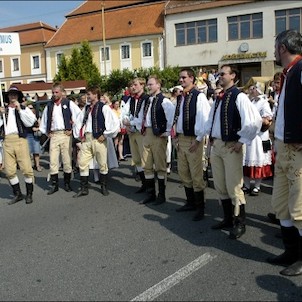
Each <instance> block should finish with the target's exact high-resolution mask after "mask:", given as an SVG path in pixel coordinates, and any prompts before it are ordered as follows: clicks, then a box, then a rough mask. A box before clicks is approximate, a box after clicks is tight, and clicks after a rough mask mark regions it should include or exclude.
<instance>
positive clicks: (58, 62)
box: [56, 52, 63, 68]
mask: <svg viewBox="0 0 302 302" xmlns="http://www.w3.org/2000/svg"><path fill="white" fill-rule="evenodd" d="M62 57H63V53H61V52H60V53H57V56H56V58H57V68H59V66H60V64H61V62H62Z"/></svg>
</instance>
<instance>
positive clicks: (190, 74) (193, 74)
mask: <svg viewBox="0 0 302 302" xmlns="http://www.w3.org/2000/svg"><path fill="white" fill-rule="evenodd" d="M183 71H185V72H186V73H187V74H188V76H189V77H193V78H194V80H193V82H194V83H195V81H196V74H195V71H194V70H193V69H192V68H182V69H181V70H180V72H183Z"/></svg>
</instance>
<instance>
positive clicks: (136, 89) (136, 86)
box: [131, 81, 144, 94]
mask: <svg viewBox="0 0 302 302" xmlns="http://www.w3.org/2000/svg"><path fill="white" fill-rule="evenodd" d="M131 89H132V93H133V94H141V93H143V92H144V85H141V84H140V82H139V81H134V82H133V84H132V85H131Z"/></svg>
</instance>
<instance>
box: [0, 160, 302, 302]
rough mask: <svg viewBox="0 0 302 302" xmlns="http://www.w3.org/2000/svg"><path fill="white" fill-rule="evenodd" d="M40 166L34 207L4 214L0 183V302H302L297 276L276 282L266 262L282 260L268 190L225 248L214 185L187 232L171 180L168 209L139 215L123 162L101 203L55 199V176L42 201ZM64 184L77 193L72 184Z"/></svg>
mask: <svg viewBox="0 0 302 302" xmlns="http://www.w3.org/2000/svg"><path fill="white" fill-rule="evenodd" d="M42 165H43V166H44V168H45V169H44V170H43V171H42V172H40V173H39V172H35V174H36V186H35V192H34V203H33V204H31V205H26V204H25V201H21V202H19V203H17V204H15V205H10V206H9V205H7V201H8V200H9V199H10V198H11V196H10V195H11V188H10V187H9V186H8V183H7V181H6V180H5V179H4V178H2V179H1V180H0V199H1V201H0V238H1V245H0V252H1V258H0V261H1V262H0V272H1V273H0V300H1V301H12V300H13V301H20V300H22V301H26V300H27V301H131V300H134V301H135V300H136V301H151V300H154V301H301V300H302V276H298V277H293V278H286V277H283V276H281V275H280V274H279V271H280V270H281V269H282V267H278V266H272V265H270V264H268V263H266V262H265V259H266V258H267V257H268V256H272V255H277V254H280V253H281V252H282V251H283V249H282V242H281V240H280V239H278V238H276V237H275V235H276V234H277V233H278V232H279V229H278V226H276V225H273V224H271V223H270V222H269V221H268V219H267V218H266V214H267V213H268V212H270V211H271V206H270V198H271V184H272V182H271V181H265V182H264V185H263V186H262V192H261V194H260V195H259V196H258V197H250V196H248V197H247V201H248V204H247V207H246V211H247V232H246V234H245V235H244V236H243V237H241V238H240V239H239V240H230V239H228V237H227V235H228V234H227V233H226V232H225V231H214V230H212V229H211V225H212V224H214V223H215V222H216V221H218V220H219V219H220V218H221V216H222V209H221V207H220V206H219V204H218V201H217V199H216V198H217V196H216V194H215V190H214V189H213V187H212V183H211V182H210V185H209V187H208V188H207V189H206V199H207V202H206V216H205V219H204V220H203V221H200V222H193V221H192V220H191V218H192V215H193V213H192V212H187V213H177V212H175V209H176V208H177V207H179V206H181V205H182V204H183V200H184V197H185V193H184V189H183V188H182V186H181V184H180V182H179V178H178V175H177V173H175V172H172V173H171V175H170V176H169V178H168V182H167V193H166V195H167V202H166V203H165V204H163V205H160V206H152V205H150V206H146V205H140V204H139V203H138V201H139V200H141V199H142V198H143V195H142V194H135V193H134V192H135V190H136V189H137V187H138V186H139V183H138V182H136V181H135V179H134V177H133V175H132V168H131V167H130V160H128V161H127V162H123V163H122V164H121V165H120V167H119V168H118V169H115V170H112V171H110V183H109V191H110V195H109V196H108V197H104V196H102V195H101V194H100V192H99V185H96V184H94V183H93V181H92V182H91V183H90V189H89V195H88V196H85V197H81V198H77V199H76V198H73V195H74V194H75V192H70V193H67V192H65V191H64V190H63V189H62V185H63V179H62V173H61V174H60V186H61V188H60V190H59V191H58V192H57V193H55V194H53V195H51V196H48V195H47V194H46V193H47V189H48V183H47V182H46V177H47V167H48V162H47V154H46V155H45V156H44V157H43V159H42ZM19 172H20V171H19ZM20 179H21V188H22V189H23V191H25V190H24V188H25V185H24V183H23V179H22V177H20ZM91 180H92V176H91ZM71 184H72V187H73V189H74V191H77V189H78V187H79V175H78V174H76V175H75V178H74V179H73V180H72V183H71Z"/></svg>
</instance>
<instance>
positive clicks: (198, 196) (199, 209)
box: [192, 190, 205, 221]
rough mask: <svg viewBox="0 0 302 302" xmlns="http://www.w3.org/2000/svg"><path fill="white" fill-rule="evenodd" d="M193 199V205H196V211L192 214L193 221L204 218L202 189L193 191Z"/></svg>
mask: <svg viewBox="0 0 302 302" xmlns="http://www.w3.org/2000/svg"><path fill="white" fill-rule="evenodd" d="M194 199H195V206H196V213H195V215H194V216H193V219H192V220H193V221H199V220H202V219H203V218H204V208H205V202H204V191H203V190H202V191H199V192H194Z"/></svg>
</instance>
